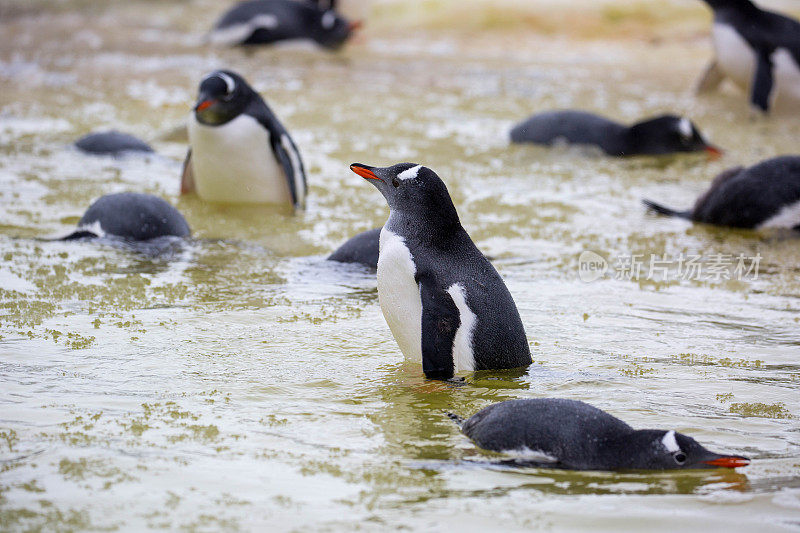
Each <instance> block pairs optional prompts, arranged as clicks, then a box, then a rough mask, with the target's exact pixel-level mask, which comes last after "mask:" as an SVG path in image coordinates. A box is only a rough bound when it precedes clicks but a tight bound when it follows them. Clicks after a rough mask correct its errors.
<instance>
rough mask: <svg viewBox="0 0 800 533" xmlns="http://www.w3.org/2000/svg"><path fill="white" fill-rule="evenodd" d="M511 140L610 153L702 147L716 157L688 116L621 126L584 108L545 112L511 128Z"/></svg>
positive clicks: (654, 152)
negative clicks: (567, 144)
mask: <svg viewBox="0 0 800 533" xmlns="http://www.w3.org/2000/svg"><path fill="white" fill-rule="evenodd" d="M511 141H512V142H515V143H535V144H544V145H553V144H556V143H558V142H564V141H566V142H567V143H569V144H580V145H593V146H597V147H599V148H600V149H602V150H603V151H604V152H605V153H606V154H608V155H612V156H628V155H662V154H671V153H674V152H698V151H703V150H705V151H706V152H708V153H709V154H711V155H713V156H719V155H720V154H721V151H720V150H719V148H716V147H715V146H712V145H710V144H709V143H708V142H706V140H705V139H704V138H703V136H702V135H701V134H700V132H699V131H698V130H697V127H696V126H695V125H694V124H692V122H691V121H690V120H689V119H686V118H681V117H677V116H675V115H663V116H659V117H654V118H650V119H647V120H644V121H642V122H638V123H636V124H634V125H632V126H624V125H622V124H620V123H618V122H614V121H612V120H609V119H607V118H604V117H600V116H598V115H594V114H592V113H586V112H584V111H570V110H566V111H547V112H544V113H539V114H536V115H533V116H532V117H530V118H528V119H527V120H525V121H523V122H520V123H519V124H517V125H516V126H514V128H513V129H512V130H511Z"/></svg>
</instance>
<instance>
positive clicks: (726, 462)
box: [703, 457, 750, 468]
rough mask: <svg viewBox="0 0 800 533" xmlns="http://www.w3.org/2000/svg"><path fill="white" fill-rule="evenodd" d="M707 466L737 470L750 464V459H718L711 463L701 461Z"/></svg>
mask: <svg viewBox="0 0 800 533" xmlns="http://www.w3.org/2000/svg"><path fill="white" fill-rule="evenodd" d="M703 462H704V463H706V464H707V465H711V466H720V467H722V468H739V467H740V466H747V465H749V464H750V459H747V458H745V457H720V458H719V459H714V460H713V461H703Z"/></svg>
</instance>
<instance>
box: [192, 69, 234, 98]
mask: <svg viewBox="0 0 800 533" xmlns="http://www.w3.org/2000/svg"><path fill="white" fill-rule="evenodd" d="M210 78H219V79H221V80H222V81H224V82H225V87H226V89H227V91H228V94H231V93H232V92H233V91H234V89H236V82H235V81H234V79H233V78H231V77H230V76H228V75H227V74H225V73H224V72H212V73H211V74H209V75H208V76H206V77H205V78H203V81H206V80H207V79H210ZM200 83H202V82H200Z"/></svg>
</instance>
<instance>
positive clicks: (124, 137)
mask: <svg viewBox="0 0 800 533" xmlns="http://www.w3.org/2000/svg"><path fill="white" fill-rule="evenodd" d="M75 146H76V147H77V148H78V149H79V150H81V151H83V152H86V153H88V154H95V155H114V156H116V155H124V154H125V153H128V152H145V153H152V152H153V149H152V148H151V147H150V146H149V145H148V144H147V143H146V142H144V141H142V140H140V139H137V138H136V137H134V136H133V135H128V134H127V133H122V132H119V131H113V130H112V131H104V132H96V133H90V134H88V135H84V136H83V137H81V138H80V139H78V140H77V141H75Z"/></svg>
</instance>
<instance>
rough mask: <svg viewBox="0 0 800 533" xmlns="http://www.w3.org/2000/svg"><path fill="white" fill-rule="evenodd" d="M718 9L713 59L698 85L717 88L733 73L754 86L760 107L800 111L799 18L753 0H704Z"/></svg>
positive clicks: (750, 87)
mask: <svg viewBox="0 0 800 533" xmlns="http://www.w3.org/2000/svg"><path fill="white" fill-rule="evenodd" d="M705 2H706V3H707V4H708V5H709V6H710V7H711V9H712V10H713V11H714V24H713V28H712V35H713V40H714V50H715V58H714V59H713V60H712V62H711V64H710V65H709V66H708V68H707V69H706V71H705V73H704V74H703V77H702V78H701V80H700V83H699V84H698V86H697V91H698V93H702V92H707V91H711V90H713V89H716V88H717V87H718V86H719V84H720V83H721V82H722V81H723V80H724V79H725V78H730V79H731V80H732V81H733V82H734V83H735V84H736V85H738V86H739V87H741V88H742V89H744V90H749V91H750V104H751V105H752V106H753V107H754V108H756V109H759V110H761V111H764V112H766V111H768V110H769V109H770V107H771V106H772V104H773V103H774V104H775V106H776V107H785V108H792V109H793V110H795V111H797V110H800V22H799V21H797V20H795V19H792V18H789V17H787V16H784V15H781V14H779V13H773V12H771V11H765V10H763V9H759V8H758V7H757V6H756V5H755V4H753V3H752V2H751V1H750V0H705Z"/></svg>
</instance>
